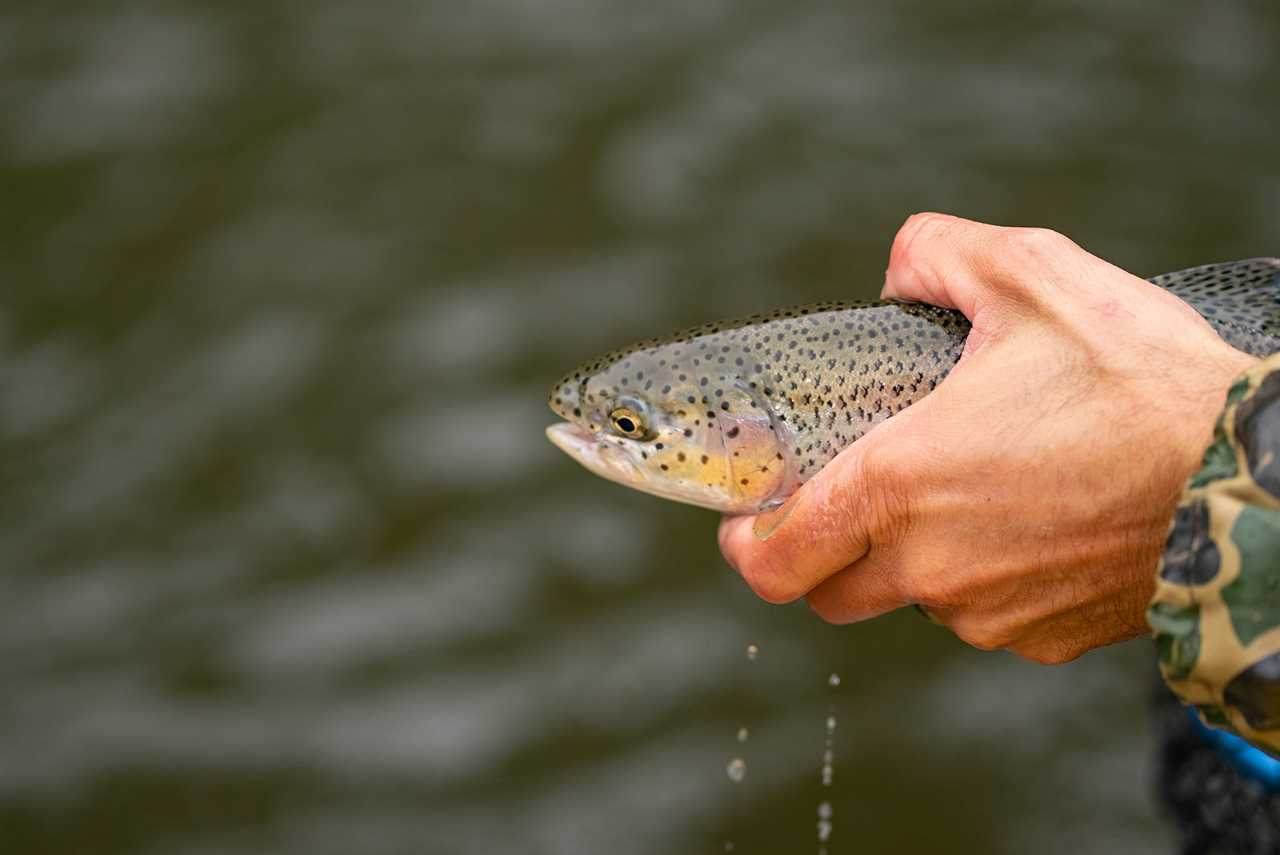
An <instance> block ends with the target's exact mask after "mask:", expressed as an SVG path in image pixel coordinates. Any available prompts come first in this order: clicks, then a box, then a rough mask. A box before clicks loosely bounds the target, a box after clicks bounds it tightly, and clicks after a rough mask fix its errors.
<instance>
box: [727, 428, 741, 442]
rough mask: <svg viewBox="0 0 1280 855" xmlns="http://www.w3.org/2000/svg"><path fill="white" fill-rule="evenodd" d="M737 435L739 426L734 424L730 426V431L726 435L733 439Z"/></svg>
mask: <svg viewBox="0 0 1280 855" xmlns="http://www.w3.org/2000/svg"><path fill="white" fill-rule="evenodd" d="M737 435H738V428H737V426H734V427H731V428H729V431H728V433H727V434H726V436H728V437H729V438H730V439H733V438H734V437H735V436H737Z"/></svg>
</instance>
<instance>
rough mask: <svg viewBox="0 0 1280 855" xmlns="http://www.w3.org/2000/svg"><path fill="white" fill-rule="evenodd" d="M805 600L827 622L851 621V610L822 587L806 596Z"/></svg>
mask: <svg viewBox="0 0 1280 855" xmlns="http://www.w3.org/2000/svg"><path fill="white" fill-rule="evenodd" d="M805 602H807V603H808V604H809V608H810V609H812V610H813V612H814V614H816V615H817V616H818V617H820V618H822V619H823V620H824V621H826V622H827V623H836V624H841V623H849V621H850V618H849V610H848V609H847V608H846V607H845V604H844V603H843V601H841V600H840V599H839V598H838V597H836V596H833V595H832V594H830V593H827V592H824V591H822V590H821V589H818V590H816V591H812V592H810V594H809V596H807V597H806V598H805Z"/></svg>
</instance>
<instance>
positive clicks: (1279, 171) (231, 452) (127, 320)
mask: <svg viewBox="0 0 1280 855" xmlns="http://www.w3.org/2000/svg"><path fill="white" fill-rule="evenodd" d="M1278 43H1280V12H1278V11H1277V7H1276V5H1275V4H1271V3H1236V4H1208V3H1200V4H1164V3H1150V2H1145V0H1144V2H1138V0H1125V1H1124V2H1117V0H1092V2H1080V3H1062V2H1051V3H1040V4H1034V7H1033V6H1032V5H1031V4H1024V3H1014V2H995V3H977V4H972V3H970V4H953V3H945V2H895V3H888V2H885V3H857V4H850V3H823V2H813V0H803V2H785V3H784V2H758V0H744V2H733V3H731V2H727V1H726V0H710V1H709V2H696V3H693V2H688V0H678V2H677V0H648V2H643V3H636V2H622V0H474V2H462V0H458V2H406V1H405V0H390V2H384V3H378V4H363V3H349V2H333V0H307V2H299V0H262V1H261V2H256V3H252V4H249V3H246V4H240V5H239V6H234V5H233V4H228V3H212V2H209V3H199V2H189V0H175V2H169V3H158V2H157V3H150V2H142V3H131V4H123V3H114V4H113V3H90V2H80V3H75V2H70V3H57V4H49V3H16V4H14V3H10V4H5V5H4V6H3V7H0V198H2V199H3V203H2V204H0V472H2V473H3V478H0V592H2V593H0V849H2V850H3V851H5V852H28V853H80V852H94V853H97V855H113V853H147V855H150V853H156V855H159V854H160V853H164V855H206V854H207V853H208V854H209V855H211V854H212V853H246V855H249V853H254V854H255V855H256V853H262V855H267V853H299V855H303V853H305V855H329V853H332V854H333V855H352V853H377V854H378V855H382V853H387V855H392V854H393V853H396V854H397V855H398V853H406V855H410V853H422V855H460V853H468V855H469V853H529V855H601V853H615V855H632V853H634V855H651V853H681V855H685V853H718V852H722V851H724V850H725V846H726V843H727V842H729V843H732V844H733V847H734V849H733V851H734V852H735V853H737V855H754V853H760V855H776V853H783V852H786V853H803V852H815V851H816V850H817V846H818V841H817V835H816V831H815V828H816V823H817V822H819V821H820V820H821V819H822V817H823V813H822V812H823V810H824V809H823V808H822V807H821V804H822V803H823V802H824V801H825V802H829V805H830V808H829V809H828V810H826V814H827V815H828V817H829V819H830V821H831V822H832V826H833V827H832V831H831V835H830V839H829V840H828V842H827V846H828V849H829V852H830V853H831V855H836V853H880V852H895V853H935V852H962V853H984V855H985V853H1009V854H1010V855H1015V853H1026V852H1036V853H1038V855H1055V854H1056V853H1075V855H1080V853H1116V852H1125V853H1131V855H1132V854H1133V853H1137V855H1142V854H1143V853H1161V852H1169V851H1171V845H1172V844H1171V837H1170V834H1169V832H1168V830H1167V829H1166V828H1165V826H1164V824H1163V822H1162V821H1161V819H1160V817H1159V814H1158V811H1157V809H1156V807H1155V805H1154V804H1153V802H1152V800H1151V798H1150V795H1149V791H1150V787H1149V779H1150V776H1151V762H1150V752H1151V744H1150V743H1151V734H1150V728H1149V726H1148V723H1147V718H1146V715H1147V710H1146V705H1147V699H1148V695H1149V693H1150V689H1151V686H1152V684H1153V681H1154V677H1153V674H1154V668H1153V664H1152V651H1151V649H1150V646H1149V645H1148V644H1147V643H1146V642H1144V641H1138V642H1135V643H1131V644H1128V645H1123V646H1121V647H1118V648H1115V649H1110V650H1106V651H1102V652H1098V653H1095V654H1092V655H1089V656H1087V657H1085V658H1084V659H1083V660H1081V661H1079V662H1076V663H1074V664H1071V665H1069V666H1065V667H1061V668H1053V669H1048V668H1041V667H1037V666H1034V665H1030V664H1026V663H1023V662H1021V661H1019V660H1016V659H1015V658H1013V657H1011V656H1007V655H1004V654H982V653H978V652H976V651H973V650H970V649H968V648H966V647H964V646H963V645H961V644H960V643H958V642H957V641H955V640H954V639H953V638H952V637H951V636H950V635H949V634H948V633H947V632H946V631H944V630H941V629H938V628H935V627H933V626H931V625H929V624H928V623H926V622H924V621H922V620H920V619H919V618H918V617H917V616H915V615H914V614H913V613H910V612H904V613H899V614H895V615H892V616H889V617H886V618H883V619H880V620H876V621H873V622H870V623H867V624H864V625H859V626H853V627H829V626H826V625H824V624H823V623H822V622H821V621H819V620H818V619H817V618H816V617H814V616H813V615H812V614H811V613H810V612H809V611H808V610H807V608H806V607H805V606H804V605H803V604H799V605H796V606H792V607H786V608H779V607H773V606H768V605H765V604H763V603H761V602H759V601H757V600H756V599H755V598H754V597H753V596H752V595H751V594H750V593H749V592H748V591H746V590H745V588H744V587H743V585H742V584H741V583H740V582H739V581H738V579H737V578H736V577H735V576H734V575H733V574H732V573H731V572H730V571H729V570H728V569H727V568H726V567H725V566H724V564H723V563H722V562H721V560H720V559H719V556H718V553H717V551H716V548H715V538H714V533H715V523H716V519H715V516H714V515H713V514H710V513H708V512H705V511H700V510H697V509H691V508H685V507H681V506H676V505H673V504H667V503H663V502H659V501H657V500H655V499H651V498H648V497H645V496H642V495H639V494H632V493H630V492H628V491H626V490H623V489H621V488H619V487H616V486H613V485H610V484H607V483H605V482H604V481H601V480H599V479H596V478H593V477H591V476H589V475H588V474H586V473H585V472H584V471H582V470H580V469H579V468H578V467H576V466H575V465H573V464H572V463H571V462H570V461H569V460H568V459H566V458H564V457H563V456H562V455H560V454H559V453H558V452H557V451H556V450H555V449H554V448H552V446H551V445H550V444H549V443H547V442H546V440H545V439H544V438H543V435H542V430H543V427H544V426H545V425H546V424H547V423H549V422H550V421H551V420H552V416H551V414H550V412H549V411H548V410H547V409H546V407H545V403H544V393H545V389H546V387H547V385H548V384H549V383H550V382H551V381H552V380H554V378H555V377H557V376H558V375H559V373H560V372H562V371H563V370H564V369H565V368H567V367H569V366H570V365H572V364H574V363H575V362H577V361H579V360H580V359H583V358H585V357H588V356H591V355H594V354H595V353H596V352H598V351H603V350H606V349H609V348H611V347H613V346H615V345H618V344H621V343H623V342H625V341H627V340H630V339H634V338H640V337H645V336H648V335H651V334H656V333H662V332H666V331H669V330H671V329H674V328H677V327H679V326H682V325H688V324H691V323H695V322H700V321H703V320H707V319H712V318H716V317H720V316H726V315H737V314H743V313H749V312H753V311H758V310H763V309H768V308H773V307H775V306H778V305H782V304H786V303H792V302H802V301H810V300H820V299H832V298H846V297H870V296H874V295H875V294H876V292H877V290H878V287H879V284H880V281H881V276H882V272H883V269H884V266H885V262H886V254H887V249H888V246H889V242H890V240H891V238H892V236H893V232H894V230H895V229H896V227H897V226H898V224H899V223H900V222H901V221H902V220H903V219H904V218H905V217H906V216H907V215H908V214H910V213H911V212H913V211H916V210H921V209H936V210H945V211H952V212H956V213H962V214H965V215H968V216H971V217H975V218H981V219H987V220H990V221H995V222H1002V223H1019V224H1036V225H1045V226H1051V227H1054V228H1057V229H1059V230H1061V231H1064V232H1066V233H1067V234H1069V235H1071V236H1072V237H1073V238H1075V239H1076V240H1077V241H1079V242H1080V243H1082V244H1083V245H1085V246H1086V247H1088V248H1089V249H1091V250H1093V251H1094V252H1097V253H1098V254H1100V255H1102V256H1104V257H1106V258H1109V259H1111V260H1114V261H1115V262H1117V263H1119V264H1121V265H1122V266H1124V267H1126V268H1128V269H1130V270H1133V271H1135V272H1138V273H1142V274H1151V273H1156V272H1161V271H1165V270H1172V269H1176V268H1180V267H1184V266H1188V265H1192V264H1196V263H1202V262H1208V261H1213V260H1221V259H1227V258H1238V257H1245V256H1252V255H1262V254H1276V253H1278V252H1280V157H1278V156H1277V152H1278V151H1280V122H1278V121H1277V106H1276V100H1275V99H1276V88H1275V87H1276V81H1277V80H1278V79H1280V54H1278V53H1277V51H1276V50H1275V45H1276V44H1278ZM749 644H756V645H758V646H759V654H758V655H757V656H756V657H755V659H749V658H748V657H747V656H746V654H745V651H746V648H747V646H748V645H749ZM832 672H836V673H838V674H839V675H840V676H841V678H842V680H841V685H840V686H839V687H838V688H832V687H831V686H829V685H828V675H829V674H830V673H832ZM832 710H834V712H835V716H836V718H837V719H838V727H837V728H836V729H835V731H834V740H833V741H834V748H833V751H834V757H835V759H834V766H833V775H832V784H831V786H830V787H823V786H822V782H821V776H820V769H821V766H822V764H823V751H824V746H825V740H826V739H827V737H828V729H827V727H826V726H825V722H826V719H827V716H828V714H829V712H830V711H832ZM743 727H745V728H747V729H748V731H749V738H748V739H747V741H746V742H739V741H738V731H739V728H743ZM734 757H741V758H742V759H743V760H744V761H745V767H744V768H745V775H744V776H743V777H742V780H741V781H740V782H738V783H733V782H731V781H730V779H729V776H728V775H727V774H726V764H727V763H729V761H730V760H731V759H732V758H734ZM739 771H742V770H739Z"/></svg>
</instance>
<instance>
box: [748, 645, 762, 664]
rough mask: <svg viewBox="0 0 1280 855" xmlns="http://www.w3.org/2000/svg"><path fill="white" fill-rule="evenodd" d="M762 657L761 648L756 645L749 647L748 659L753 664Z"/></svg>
mask: <svg viewBox="0 0 1280 855" xmlns="http://www.w3.org/2000/svg"><path fill="white" fill-rule="evenodd" d="M759 655H760V648H759V647H757V646H755V645H754V644H748V645H747V658H748V659H750V660H751V661H752V662H754V661H756V657H757V656H759Z"/></svg>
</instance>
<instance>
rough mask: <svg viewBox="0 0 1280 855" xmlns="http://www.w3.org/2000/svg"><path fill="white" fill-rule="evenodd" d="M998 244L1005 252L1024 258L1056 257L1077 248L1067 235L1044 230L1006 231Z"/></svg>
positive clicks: (1013, 229) (1021, 228) (1021, 229)
mask: <svg viewBox="0 0 1280 855" xmlns="http://www.w3.org/2000/svg"><path fill="white" fill-rule="evenodd" d="M997 242H998V244H999V248H1000V249H1002V250H1003V251H1004V252H1006V253H1008V254H1010V255H1013V256H1019V257H1023V258H1040V257H1044V256H1047V255H1054V254H1057V253H1061V252H1063V251H1064V250H1068V249H1071V248H1072V247H1074V246H1075V244H1074V243H1072V242H1071V240H1070V239H1069V238H1067V237H1066V236H1065V235H1063V234H1061V233H1059V232H1055V231H1054V230H1053V229H1043V228H1023V227H1018V228H1009V229H1004V230H1003V231H1001V232H1000V234H999V237H998V238H997Z"/></svg>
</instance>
